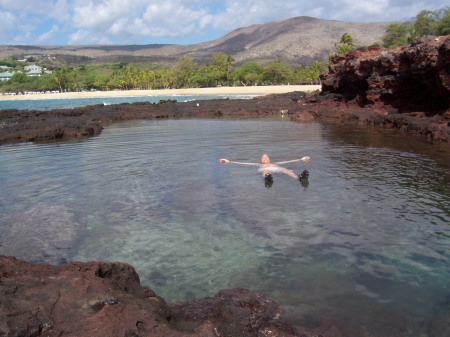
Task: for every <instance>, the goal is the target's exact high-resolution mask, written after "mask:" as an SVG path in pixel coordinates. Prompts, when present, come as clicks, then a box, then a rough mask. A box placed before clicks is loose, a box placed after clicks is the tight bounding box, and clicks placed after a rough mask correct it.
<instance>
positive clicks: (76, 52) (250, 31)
mask: <svg viewBox="0 0 450 337" xmlns="http://www.w3.org/2000/svg"><path fill="white" fill-rule="evenodd" d="M389 24H390V23H389V22H374V23H358V22H340V21H332V20H322V19H316V18H311V17H305V16H302V17H296V18H292V19H288V20H282V21H273V22H269V23H265V24H257V25H252V26H249V27H245V28H239V29H236V30H234V31H233V32H231V33H229V34H227V35H225V36H223V37H221V38H219V39H217V40H213V41H210V42H204V43H199V44H194V45H188V46H182V45H162V44H161V45H96V46H0V58H5V57H11V56H18V57H23V56H25V55H56V56H57V57H56V60H59V62H57V63H62V64H67V65H76V64H88V63H103V62H119V61H125V62H126V61H128V62H151V63H158V64H173V63H174V62H176V61H177V60H178V59H179V58H180V57H183V56H191V57H192V58H194V59H195V60H196V61H198V62H200V63H203V62H206V61H208V60H209V59H210V58H211V56H212V55H213V54H214V53H216V52H219V51H220V52H224V53H226V54H228V55H232V56H233V57H234V58H235V60H236V62H237V63H242V62H245V61H258V62H261V63H267V62H271V61H275V60H281V61H283V62H286V63H289V64H291V65H294V66H299V65H301V64H303V65H308V64H310V63H311V62H313V61H314V60H321V61H326V59H327V57H328V55H329V54H331V53H332V52H333V50H334V46H335V43H336V42H338V41H339V39H340V37H341V36H342V34H344V33H349V34H350V35H351V36H352V37H353V39H354V41H355V43H356V46H364V45H371V44H373V43H375V42H378V41H380V40H381V37H382V36H383V35H384V34H385V31H386V27H387V26H388V25H389Z"/></svg>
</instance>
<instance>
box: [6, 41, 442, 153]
mask: <svg viewBox="0 0 450 337" xmlns="http://www.w3.org/2000/svg"><path fill="white" fill-rule="evenodd" d="M280 115H283V116H285V115H287V116H289V117H290V118H291V120H293V121H322V120H334V121H351V122H358V123H364V124H370V125H376V126H381V127H385V128H395V129H398V130H401V131H404V132H406V133H408V134H411V135H414V136H419V137H423V138H426V139H428V140H430V141H443V142H447V143H448V142H449V141H450V36H446V37H437V38H429V39H422V40H419V41H417V42H415V43H414V44H412V45H410V46H403V47H399V48H397V49H393V50H386V49H383V48H380V47H371V48H364V49H358V50H355V51H353V52H351V53H350V54H349V55H347V56H345V57H335V58H334V60H333V62H332V63H331V64H330V66H329V71H328V73H327V74H325V75H323V76H322V90H321V91H316V92H314V93H303V92H292V93H288V94H276V95H267V96H261V97H256V98H253V99H249V100H241V99H234V100H232V99H216V100H201V101H192V102H185V103H177V102H176V101H162V102H160V103H157V104H154V103H153V104H152V103H134V104H118V105H110V106H104V105H95V106H88V107H82V108H74V109H57V110H51V111H32V110H1V111H0V144H9V143H18V142H30V141H31V142H41V141H50V140H55V139H69V138H73V137H91V136H96V135H98V134H100V133H101V131H102V129H103V128H104V127H105V126H107V125H109V124H111V123H115V122H121V121H126V120H133V119H168V118H244V117H245V118H255V117H261V116H280Z"/></svg>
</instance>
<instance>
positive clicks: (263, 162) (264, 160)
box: [261, 153, 270, 164]
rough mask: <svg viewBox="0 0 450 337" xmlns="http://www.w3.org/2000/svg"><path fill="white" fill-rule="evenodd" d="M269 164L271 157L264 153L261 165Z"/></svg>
mask: <svg viewBox="0 0 450 337" xmlns="http://www.w3.org/2000/svg"><path fill="white" fill-rule="evenodd" d="M268 163H270V158H269V156H268V155H267V153H264V154H263V155H262V156H261V164H268Z"/></svg>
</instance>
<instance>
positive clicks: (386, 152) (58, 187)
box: [0, 119, 450, 337]
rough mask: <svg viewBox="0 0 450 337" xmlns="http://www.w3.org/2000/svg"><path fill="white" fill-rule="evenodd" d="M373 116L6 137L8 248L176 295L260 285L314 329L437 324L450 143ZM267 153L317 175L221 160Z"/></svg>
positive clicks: (444, 285)
mask: <svg viewBox="0 0 450 337" xmlns="http://www.w3.org/2000/svg"><path fill="white" fill-rule="evenodd" d="M364 130H365V131H362V130H359V129H358V128H351V129H348V128H346V126H345V125H339V126H335V125H332V124H315V123H312V124H297V123H286V122H282V121H280V120H276V119H267V120H253V121H243V120H234V121H232V120H231V121H230V120H228V121H220V120H177V121H175V120H173V121H164V122H161V121H153V122H148V121H146V122H130V123H123V124H116V125H112V126H111V127H108V128H106V129H105V130H104V132H103V133H102V134H101V135H100V136H99V137H95V138H91V139H88V140H85V141H82V142H70V143H51V144H41V145H33V144H22V145H14V146H3V147H0V169H1V172H2V174H1V175H0V188H1V190H2V193H1V194H0V215H1V217H0V253H2V254H14V255H18V256H19V257H22V258H25V259H28V260H32V261H38V262H50V263H60V262H63V261H65V260H84V261H87V260H99V259H100V260H108V261H117V260H119V261H124V262H128V263H131V264H132V265H134V266H135V267H136V269H137V271H138V273H139V275H140V277H141V281H142V283H143V284H146V285H149V286H151V287H152V288H153V289H155V290H156V291H157V293H158V294H160V295H162V296H163V297H165V298H166V299H167V300H168V301H176V300H184V299H190V298H193V297H204V296H208V295H211V294H214V293H216V292H217V291H218V290H219V289H222V288H229V287H247V288H251V289H254V290H261V291H264V292H266V293H267V294H268V295H269V296H270V297H271V298H273V299H275V300H277V301H278V302H280V303H281V305H282V306H283V308H284V309H285V311H286V315H287V317H288V319H289V320H290V322H292V323H294V324H297V325H299V326H301V329H302V330H306V331H310V332H312V333H316V334H320V333H321V334H324V335H327V332H328V333H334V334H335V335H341V336H350V337H352V336H362V335H365V336H373V337H375V336H376V337H378V336H380V337H381V336H382V337H386V336H400V335H401V336H419V335H421V334H422V335H427V334H428V335H432V334H431V332H433V331H434V332H435V331H438V330H439V327H441V325H440V323H439V322H442V321H441V320H440V318H441V317H444V316H445V313H446V312H447V308H448V304H446V303H449V302H450V301H448V300H446V299H448V298H450V289H449V287H448V279H449V276H450V267H449V266H450V263H449V262H450V261H449V259H450V255H449V251H450V249H449V248H450V239H449V238H448V237H449V236H446V234H449V235H450V227H449V223H450V214H449V209H450V202H449V201H450V195H449V191H450V188H449V184H450V176H449V174H450V173H449V172H450V170H449V168H450V167H449V164H448V154H449V153H448V150H442V149H439V151H437V150H435V149H436V148H435V147H433V148H432V149H430V146H429V144H425V143H421V141H420V140H414V139H407V140H405V139H403V138H401V137H397V136H393V135H391V134H389V133H385V131H380V132H381V133H378V132H374V131H371V130H370V129H364ZM446 151H447V152H446ZM264 152H267V153H269V154H270V155H271V157H272V159H273V160H275V161H283V160H289V159H292V158H299V157H302V156H303V155H309V156H311V157H312V161H311V163H309V164H307V165H306V164H304V163H293V164H292V165H287V166H288V167H289V168H292V169H294V170H297V171H301V170H303V169H305V168H307V169H308V170H309V171H310V181H309V185H308V186H307V187H304V186H302V185H300V184H299V183H298V182H297V181H295V180H294V179H292V178H290V177H288V176H282V175H276V176H275V177H274V184H273V186H272V187H271V188H266V187H265V185H264V182H263V180H262V178H261V176H260V175H259V174H258V173H257V170H256V168H253V167H248V166H233V165H231V164H230V165H221V164H219V163H218V159H219V158H229V159H232V160H238V161H251V162H257V161H258V160H259V156H260V155H261V154H262V153H264ZM445 158H446V159H447V160H446V159H445ZM437 233H441V234H437ZM30 245H31V246H33V247H36V249H35V250H33V252H34V253H31V251H30V250H29V249H27V247H29V246H30ZM446 305H447V306H446ZM379 322H383V324H382V326H380V324H379ZM441 331H442V329H441ZM444 333H445V330H444ZM437 336H439V335H437Z"/></svg>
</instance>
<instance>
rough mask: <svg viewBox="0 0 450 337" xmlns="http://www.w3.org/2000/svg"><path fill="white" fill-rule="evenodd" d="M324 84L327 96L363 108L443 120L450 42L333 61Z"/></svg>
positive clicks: (363, 52)
mask: <svg viewBox="0 0 450 337" xmlns="http://www.w3.org/2000/svg"><path fill="white" fill-rule="evenodd" d="M322 79H323V84H322V91H323V92H329V93H335V94H341V95H342V96H343V97H344V98H345V100H347V101H352V100H356V103H357V104H358V105H359V106H361V107H379V108H384V109H388V110H391V111H397V112H417V111H422V112H425V113H427V114H428V115H434V114H439V113H441V114H442V113H443V112H445V111H448V109H449V108H450V36H441V37H436V38H429V39H423V38H422V39H419V40H417V41H416V42H415V43H413V44H412V45H410V46H401V47H398V48H396V49H393V50H389V49H384V48H381V47H369V48H363V49H358V50H355V51H353V52H351V53H350V54H348V55H347V56H345V57H335V58H334V59H333V61H332V63H331V64H330V66H329V73H328V74H327V75H326V76H323V78H322Z"/></svg>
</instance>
